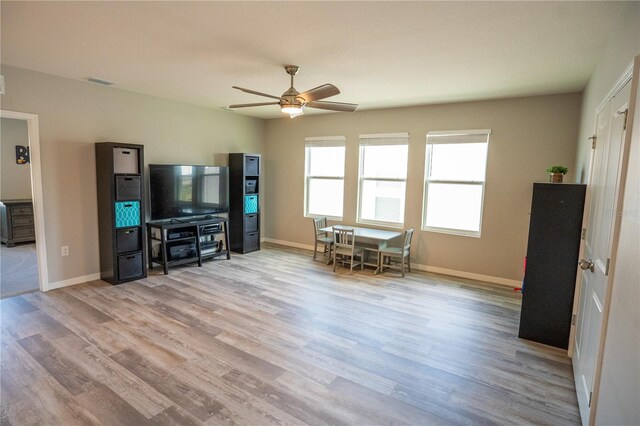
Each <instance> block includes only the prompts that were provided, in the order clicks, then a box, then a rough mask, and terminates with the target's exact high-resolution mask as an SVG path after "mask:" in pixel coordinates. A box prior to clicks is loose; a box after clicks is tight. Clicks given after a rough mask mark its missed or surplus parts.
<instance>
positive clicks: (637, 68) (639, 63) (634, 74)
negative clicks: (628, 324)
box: [567, 56, 640, 425]
mask: <svg viewBox="0 0 640 426" xmlns="http://www.w3.org/2000/svg"><path fill="white" fill-rule="evenodd" d="M639 79H640V56H636V57H635V58H634V61H632V62H631V63H630V64H629V66H628V67H627V68H626V69H625V71H624V72H623V73H622V75H621V76H620V77H619V78H618V80H617V81H616V82H615V84H614V85H613V87H612V88H611V90H609V92H608V93H607V95H606V96H605V97H604V99H603V100H602V101H601V102H600V104H599V105H598V107H597V108H596V110H595V115H594V116H595V117H597V116H598V114H599V113H600V112H602V110H603V109H604V107H605V106H606V104H607V102H609V101H610V100H611V98H613V97H614V96H615V95H616V94H618V92H619V91H620V90H621V89H622V88H623V87H624V86H625V85H626V84H627V83H628V82H629V81H630V80H631V92H630V96H629V107H628V112H627V127H626V130H625V131H626V133H625V137H624V140H623V142H622V148H621V157H622V158H621V159H620V167H619V169H618V185H617V188H616V198H615V211H616V212H619V211H621V209H622V202H623V197H622V195H623V193H624V187H625V183H626V172H627V167H628V163H629V151H630V148H631V136H632V133H633V117H634V112H635V108H636V107H638V106H637V105H636V104H635V99H636V93H637V91H638V87H639V86H638V80H639ZM629 117H631V119H629ZM597 125H598V123H597V120H596V121H595V122H594V135H595V133H596V131H597ZM636 131H637V129H636ZM597 142H598V141H597V140H596V143H597ZM593 156H594V150H593V149H592V150H591V155H590V161H589V177H588V185H587V198H586V203H585V210H584V211H585V217H584V221H583V226H582V228H583V232H585V230H586V229H587V226H588V224H589V217H588V214H589V213H588V212H589V210H590V203H591V178H592V168H593V161H594V158H593ZM621 219H622V218H621V216H620V215H619V214H616V215H615V218H614V221H613V229H612V232H611V252H610V254H609V255H610V256H611V257H610V259H611V260H610V264H609V274H608V275H607V286H606V293H605V300H604V306H603V311H602V327H601V329H600V339H599V342H598V353H597V356H596V360H595V370H594V382H593V391H592V392H593V394H592V397H591V406H590V410H589V424H590V425H593V424H595V423H594V422H595V417H596V416H595V414H596V409H597V406H598V396H599V390H600V374H601V372H602V357H603V354H604V346H605V343H606V334H607V324H608V321H609V310H610V306H611V292H612V289H613V280H614V271H615V263H616V257H617V256H616V255H617V248H618V239H619V237H620V222H621ZM584 244H585V240H584V238H583V239H582V240H581V242H580V256H579V258H583V255H584ZM583 273H584V271H582V270H581V269H580V268H578V274H577V276H576V291H575V294H574V302H573V315H575V317H574V318H577V315H578V308H579V306H580V293H581V291H582V274H583ZM574 322H575V323H577V321H572V325H571V332H570V336H569V348H568V351H567V354H568V356H569V357H570V358H572V357H573V352H574V349H575V333H576V324H573V323H574Z"/></svg>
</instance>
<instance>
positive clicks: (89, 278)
mask: <svg viewBox="0 0 640 426" xmlns="http://www.w3.org/2000/svg"><path fill="white" fill-rule="evenodd" d="M99 279H100V273H97V274H91V275H84V276H82V277H75V278H69V279H68V280H62V281H56V282H54V283H49V285H48V286H47V287H48V288H46V289H44V291H49V290H55V289H57V288H62V287H69V286H71V285H76V284H82V283H86V282H89V281H95V280H99Z"/></svg>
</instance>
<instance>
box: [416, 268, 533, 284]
mask: <svg viewBox="0 0 640 426" xmlns="http://www.w3.org/2000/svg"><path fill="white" fill-rule="evenodd" d="M411 267H412V268H415V269H417V270H419V271H424V272H432V273H434V274H440V275H449V276H451V277H457V278H467V279H470V280H476V281H482V282H486V283H491V284H499V285H503V286H507V287H512V288H519V287H522V281H518V280H512V279H509V278H502V277H494V276H491V275H483V274H476V273H475V272H466V271H457V270H455V269H447V268H440V267H438V266H429V265H421V264H415V263H412V264H411Z"/></svg>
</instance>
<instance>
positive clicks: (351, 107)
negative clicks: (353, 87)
mask: <svg viewBox="0 0 640 426" xmlns="http://www.w3.org/2000/svg"><path fill="white" fill-rule="evenodd" d="M304 106H305V108H307V107H309V108H318V109H328V110H329V111H343V112H354V111H355V110H356V109H358V104H347V103H344V102H307V103H306V104H305V105H304Z"/></svg>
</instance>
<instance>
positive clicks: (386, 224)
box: [356, 219, 404, 229]
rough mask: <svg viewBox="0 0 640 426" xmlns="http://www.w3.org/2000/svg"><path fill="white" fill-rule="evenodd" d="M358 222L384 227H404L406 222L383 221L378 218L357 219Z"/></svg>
mask: <svg viewBox="0 0 640 426" xmlns="http://www.w3.org/2000/svg"><path fill="white" fill-rule="evenodd" d="M356 223H359V224H363V225H375V226H381V227H384V228H395V229H404V223H398V222H383V221H378V220H363V219H359V220H356Z"/></svg>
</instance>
